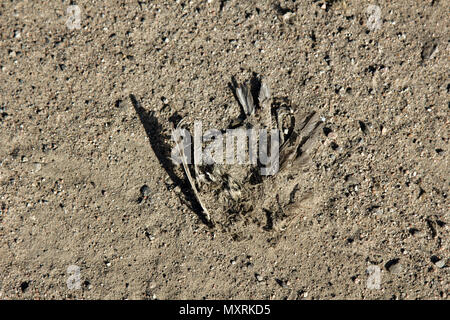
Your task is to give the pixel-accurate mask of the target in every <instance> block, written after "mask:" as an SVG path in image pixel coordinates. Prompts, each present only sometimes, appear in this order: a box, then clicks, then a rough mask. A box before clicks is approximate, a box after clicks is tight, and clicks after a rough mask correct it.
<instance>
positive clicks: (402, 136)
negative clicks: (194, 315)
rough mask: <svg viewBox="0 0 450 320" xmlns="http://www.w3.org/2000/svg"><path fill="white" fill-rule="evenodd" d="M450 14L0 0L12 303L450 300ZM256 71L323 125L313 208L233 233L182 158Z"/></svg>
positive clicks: (412, 4) (401, 6)
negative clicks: (190, 128) (199, 198)
mask: <svg viewBox="0 0 450 320" xmlns="http://www.w3.org/2000/svg"><path fill="white" fill-rule="evenodd" d="M70 5H78V6H79V8H80V19H81V23H80V28H76V27H74V24H71V23H72V22H74V21H73V20H69V21H68V15H67V13H66V10H67V8H68V7H69V6H70ZM370 5H377V6H378V8H379V9H380V11H379V13H380V16H379V21H378V18H377V17H378V16H377V14H378V11H377V10H376V9H375V10H372V11H370V10H369V12H368V11H367V10H368V8H369V6H370ZM448 8H449V7H448V2H447V1H444V0H433V1H431V0H426V1H415V0H410V1H381V0H380V1H371V2H368V1H352V0H336V1H313V0H310V1H299V0H298V1H294V0H292V1H278V0H277V1H275V0H273V1H235V0H209V1H206V0H203V1H200V0H193V1H187V0H186V1H185V0H179V1H144V0H143V1H135V0H133V1H131V0H123V1H104V2H100V1H59V2H56V1H31V0H28V1H14V2H13V1H2V2H1V4H0V31H1V33H0V37H1V42H0V51H1V58H0V67H1V70H0V115H1V116H0V128H1V129H0V130H1V131H0V133H1V140H0V192H1V194H0V210H1V211H0V243H1V245H0V273H1V278H0V299H18V298H19V299H61V298H76V299H448V297H449V289H450V285H449V270H450V267H449V266H450V261H449V258H450V255H449V251H450V250H449V223H450V219H449V218H450V217H449V213H448V204H449V203H448V198H447V197H448V185H449V181H448V176H449V170H448V169H449V166H448V139H449V124H448V112H449V107H450V105H449V93H450V83H449V80H448V79H449V68H448V67H449V19H448ZM254 74H257V75H261V76H263V77H264V78H265V79H268V81H269V82H270V86H271V89H272V92H273V95H274V96H275V97H277V98H279V99H284V100H287V101H289V103H290V104H291V105H292V106H294V107H295V108H296V109H297V110H302V111H305V112H311V111H315V112H318V113H319V114H320V116H321V117H322V119H324V121H325V122H324V129H323V130H322V132H321V135H320V138H319V141H318V147H317V150H316V152H315V153H314V154H313V155H312V160H311V163H310V165H309V166H308V167H307V168H306V169H305V171H304V172H302V175H303V176H304V179H303V180H302V183H301V186H300V187H299V190H301V193H303V192H304V193H305V194H308V195H310V196H309V197H307V199H309V200H308V201H304V202H303V203H302V205H301V206H299V207H298V209H297V211H296V212H295V217H294V218H293V219H292V220H291V221H290V223H289V225H288V227H287V228H285V229H284V228H283V229H282V230H275V229H274V228H263V227H261V226H258V225H256V224H251V223H250V224H248V225H242V226H241V230H240V232H241V233H242V234H244V235H245V236H243V237H236V236H235V235H233V234H232V233H230V232H225V231H220V230H216V229H214V228H209V227H208V226H207V225H206V224H205V223H204V222H202V220H201V218H200V214H199V212H198V210H197V209H198V208H196V207H195V205H193V204H192V201H190V200H192V199H189V193H188V192H187V191H186V190H185V188H187V184H186V178H185V177H184V176H183V175H182V171H181V169H180V168H177V167H174V166H173V165H171V162H170V161H169V159H168V157H167V156H168V155H167V152H168V151H169V154H170V148H171V147H172V146H173V141H172V140H171V138H170V134H171V130H172V126H173V124H174V123H176V122H177V121H178V120H179V119H181V118H185V119H186V121H190V122H193V121H194V120H202V121H203V126H204V127H208V128H223V127H226V126H227V125H228V124H229V123H230V122H231V121H232V119H235V118H236V117H237V116H238V115H239V106H238V104H237V102H236V100H235V99H234V97H233V94H232V92H231V91H230V88H229V83H230V81H231V79H232V77H236V79H237V80H238V81H241V82H242V81H246V80H249V79H250V78H251V77H252V76H253V75H254ZM130 97H132V98H130ZM144 186H147V188H145V187H144ZM267 192H268V193H269V192H270V191H267ZM268 196H270V195H269V194H268ZM299 197H301V194H299ZM77 271H79V274H78V273H77ZM78 280H79V281H78Z"/></svg>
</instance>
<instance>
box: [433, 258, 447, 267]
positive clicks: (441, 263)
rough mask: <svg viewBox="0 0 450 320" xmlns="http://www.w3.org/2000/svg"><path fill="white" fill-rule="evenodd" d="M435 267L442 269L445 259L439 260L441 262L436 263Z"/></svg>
mask: <svg viewBox="0 0 450 320" xmlns="http://www.w3.org/2000/svg"><path fill="white" fill-rule="evenodd" d="M435 265H436V267H438V268H441V269H442V268H443V267H445V259H441V260H439V261H437V262H436V263H435Z"/></svg>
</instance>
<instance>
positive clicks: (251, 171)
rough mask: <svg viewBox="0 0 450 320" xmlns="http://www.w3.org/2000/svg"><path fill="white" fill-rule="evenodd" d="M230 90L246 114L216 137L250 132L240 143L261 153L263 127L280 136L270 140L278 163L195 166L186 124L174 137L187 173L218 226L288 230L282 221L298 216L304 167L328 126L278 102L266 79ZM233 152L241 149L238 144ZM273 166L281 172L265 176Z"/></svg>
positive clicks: (314, 115)
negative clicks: (251, 223) (250, 224)
mask: <svg viewBox="0 0 450 320" xmlns="http://www.w3.org/2000/svg"><path fill="white" fill-rule="evenodd" d="M230 87H231V89H232V90H233V94H234V96H235V98H236V100H237V101H238V103H239V105H240V107H241V115H240V116H239V117H238V118H237V119H235V120H233V121H232V122H231V123H230V125H229V126H228V128H226V129H222V130H217V131H216V135H218V136H219V135H221V136H220V139H221V141H222V142H223V140H224V139H225V140H227V139H228V138H229V137H230V134H231V132H233V133H234V132H240V133H244V135H245V140H241V141H240V143H241V144H244V145H245V149H246V151H248V152H249V154H253V155H254V154H256V153H257V152H258V151H259V154H260V155H261V148H262V147H261V145H259V148H255V146H254V145H253V147H252V144H251V141H253V142H254V141H255V140H259V141H260V142H261V139H262V136H261V135H262V134H261V129H264V130H269V131H270V132H272V133H276V136H277V141H272V139H271V140H270V142H269V141H268V140H269V139H267V137H266V140H265V142H268V144H269V145H270V148H271V156H276V159H274V160H273V159H272V160H271V162H270V161H269V163H263V162H262V161H261V159H257V160H255V158H251V156H250V155H249V158H251V160H250V161H247V162H245V163H236V161H235V162H233V161H231V162H232V163H231V164H230V161H228V162H222V161H216V162H214V161H212V162H211V161H210V162H208V163H206V164H204V163H202V162H201V161H200V162H201V163H198V162H195V161H194V162H193V163H191V162H190V161H188V157H187V155H186V150H189V148H191V146H190V143H191V142H190V141H189V142H188V143H187V142H186V141H184V137H182V135H181V134H180V132H181V131H180V130H183V129H184V125H185V123H184V121H181V122H180V123H179V124H178V126H177V130H175V131H174V135H173V137H174V140H175V143H176V149H177V151H178V152H179V155H180V158H181V162H182V165H183V168H184V171H185V173H186V176H187V178H188V180H189V182H190V184H191V187H192V189H193V191H194V194H195V196H196V197H197V200H198V202H199V203H200V205H201V207H202V208H203V211H204V214H205V217H206V219H207V220H208V221H210V222H211V224H212V225H214V226H216V227H220V228H221V229H223V230H227V231H231V230H233V229H236V228H237V226H238V225H242V224H246V223H248V222H249V221H256V222H257V223H258V224H260V225H262V226H264V228H265V229H266V230H267V229H276V228H279V229H283V228H284V227H283V226H282V222H283V221H286V219H288V218H289V217H291V218H292V216H293V215H294V214H295V210H296V208H297V204H296V202H297V201H296V199H297V200H298V197H299V196H298V193H299V191H300V187H299V186H300V185H301V183H302V181H300V180H301V179H300V177H298V173H299V171H300V170H299V169H300V168H302V167H303V166H305V165H306V164H307V163H308V160H309V159H310V157H309V154H310V152H311V150H312V149H313V147H314V145H315V142H316V140H317V138H318V136H319V133H320V132H321V128H322V126H323V123H322V121H321V120H320V118H319V115H318V114H317V113H316V112H314V111H312V112H309V113H300V112H298V111H297V112H296V111H295V110H293V108H292V107H291V106H290V105H289V104H288V103H286V101H278V100H277V99H274V98H273V97H272V94H271V91H270V88H269V85H268V83H267V82H265V81H264V80H261V79H257V81H253V83H243V84H240V85H238V84H237V82H236V81H235V80H234V79H232V83H231V85H230ZM231 130H235V131H231ZM236 130H237V131H236ZM177 132H178V133H177ZM249 132H251V134H250V135H248V133H249ZM262 133H264V131H263V132H262ZM271 138H272V136H271ZM220 139H217V140H220ZM252 139H253V140H252ZM227 141H228V140H227ZM238 142H239V141H238ZM220 147H221V146H220V145H219V148H220ZM232 148H233V150H234V149H235V147H234V145H232ZM266 148H269V147H268V146H266ZM227 149H229V146H228V145H227ZM256 149H257V150H256ZM241 151H242V150H241ZM266 152H267V149H266ZM274 152H275V154H274ZM233 154H234V152H233ZM234 156H235V155H234ZM228 160H229V159H228ZM234 160H236V159H234ZM266 160H267V159H266ZM237 162H239V161H237ZM275 162H276V163H275ZM264 165H266V168H264ZM267 166H268V168H269V169H271V170H272V169H274V168H275V170H272V171H271V172H270V170H269V172H270V173H269V174H264V172H266V173H267V171H264V170H263V169H267ZM280 223H281V224H280Z"/></svg>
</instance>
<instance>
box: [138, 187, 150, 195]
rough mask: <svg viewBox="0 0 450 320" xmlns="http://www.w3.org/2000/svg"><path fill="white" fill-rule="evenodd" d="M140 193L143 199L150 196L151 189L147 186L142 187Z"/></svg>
mask: <svg viewBox="0 0 450 320" xmlns="http://www.w3.org/2000/svg"><path fill="white" fill-rule="evenodd" d="M140 191H141V195H142V196H143V197H148V196H149V195H150V188H149V187H148V186H147V185H145V184H144V185H143V186H142V187H141V190H140Z"/></svg>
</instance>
